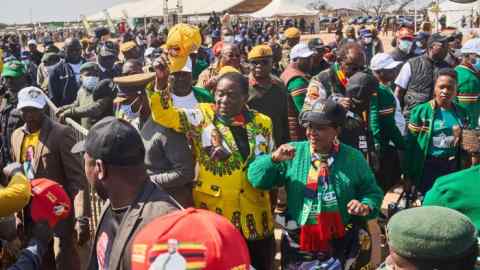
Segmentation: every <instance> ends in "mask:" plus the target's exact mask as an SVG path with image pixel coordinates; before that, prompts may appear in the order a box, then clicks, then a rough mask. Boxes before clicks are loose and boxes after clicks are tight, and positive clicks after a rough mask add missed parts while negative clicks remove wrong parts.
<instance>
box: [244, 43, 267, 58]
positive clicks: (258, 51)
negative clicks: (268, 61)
mask: <svg viewBox="0 0 480 270" xmlns="http://www.w3.org/2000/svg"><path fill="white" fill-rule="evenodd" d="M269 56H273V52H272V48H270V46H268V45H257V46H255V47H253V48H252V49H251V50H250V52H249V53H248V60H252V59H255V58H262V57H269Z"/></svg>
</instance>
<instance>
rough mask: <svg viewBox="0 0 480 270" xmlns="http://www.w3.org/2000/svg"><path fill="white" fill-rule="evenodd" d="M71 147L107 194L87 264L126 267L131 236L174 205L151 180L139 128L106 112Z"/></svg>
mask: <svg viewBox="0 0 480 270" xmlns="http://www.w3.org/2000/svg"><path fill="white" fill-rule="evenodd" d="M72 152H84V158H85V174H86V176H87V179H88V182H89V183H90V185H92V186H93V187H94V188H95V191H96V192H97V194H98V196H99V197H100V198H102V199H104V200H107V199H108V200H107V202H106V204H105V206H104V209H103V211H102V214H101V217H100V224H99V225H98V228H97V231H96V234H95V241H94V246H93V248H92V253H91V256H90V261H89V266H88V269H90V270H96V269H124V270H127V269H130V267H131V263H130V256H128V253H129V252H130V250H131V244H132V241H133V239H132V236H133V235H134V234H135V233H136V232H137V230H139V229H140V228H141V227H142V226H143V225H145V224H147V223H148V222H149V221H151V220H152V219H153V218H155V217H158V216H161V215H164V214H166V213H169V212H171V211H174V210H176V207H175V206H174V204H173V202H172V200H171V199H170V197H169V196H168V194H166V193H165V192H163V191H162V190H161V189H160V188H159V186H157V185H155V184H154V183H153V182H151V181H150V180H149V177H148V175H147V171H146V169H145V164H144V158H145V147H144V146H143V142H142V139H141V137H140V134H139V133H138V131H137V130H136V129H135V128H134V127H133V126H132V125H130V124H129V123H128V122H126V121H125V120H121V119H116V118H114V117H106V118H104V119H102V120H101V121H99V122H98V123H97V124H95V125H94V126H93V127H92V128H91V129H90V132H89V133H88V136H87V138H86V139H85V141H82V142H80V143H78V144H77V145H75V146H74V147H73V149H72Z"/></svg>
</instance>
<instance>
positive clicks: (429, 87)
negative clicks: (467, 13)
mask: <svg viewBox="0 0 480 270" xmlns="http://www.w3.org/2000/svg"><path fill="white" fill-rule="evenodd" d="M450 41H451V39H450V38H448V37H445V36H442V35H441V34H439V33H436V34H433V35H432V36H431V37H430V39H429V40H428V48H427V52H426V53H425V54H424V55H421V56H417V57H415V58H412V59H410V60H408V62H407V63H405V65H403V67H402V69H401V70H400V74H398V77H397V79H396V80H395V84H396V85H397V88H396V89H395V96H396V97H397V98H398V100H400V103H402V106H403V114H404V115H405V119H409V115H410V111H411V110H412V108H413V107H415V106H416V105H418V104H421V103H424V102H426V101H429V100H430V99H432V97H433V88H434V80H433V78H434V77H435V74H436V73H437V72H438V70H440V69H442V68H447V67H449V65H448V64H447V63H446V62H445V61H444V58H445V56H446V55H447V53H448V42H450Z"/></svg>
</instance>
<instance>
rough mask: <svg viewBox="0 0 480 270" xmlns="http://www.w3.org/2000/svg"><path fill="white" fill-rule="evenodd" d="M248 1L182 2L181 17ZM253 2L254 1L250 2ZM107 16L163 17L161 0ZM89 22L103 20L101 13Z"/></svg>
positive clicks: (122, 7)
mask: <svg viewBox="0 0 480 270" xmlns="http://www.w3.org/2000/svg"><path fill="white" fill-rule="evenodd" d="M246 1H249V0H222V1H212V0H183V1H182V5H183V12H182V14H183V15H196V14H209V13H211V12H212V11H215V12H223V11H226V10H229V9H231V8H233V7H235V6H237V5H239V4H241V3H243V2H246ZM250 1H255V0H250ZM176 7H177V1H175V0H170V1H168V9H170V10H171V9H175V8H176ZM107 11H108V14H109V15H110V17H111V18H112V19H114V20H118V19H121V18H123V17H124V15H123V11H125V12H126V13H127V15H128V17H129V18H143V17H160V16H163V0H134V1H130V2H127V3H122V4H118V5H115V6H113V7H111V8H109V9H107ZM87 19H88V20H89V21H100V20H104V19H105V16H104V13H103V11H100V12H97V13H95V14H92V15H90V16H87Z"/></svg>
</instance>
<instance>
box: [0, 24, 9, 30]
mask: <svg viewBox="0 0 480 270" xmlns="http://www.w3.org/2000/svg"><path fill="white" fill-rule="evenodd" d="M7 26H8V25H7V24H4V23H0V29H5V28H7Z"/></svg>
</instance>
